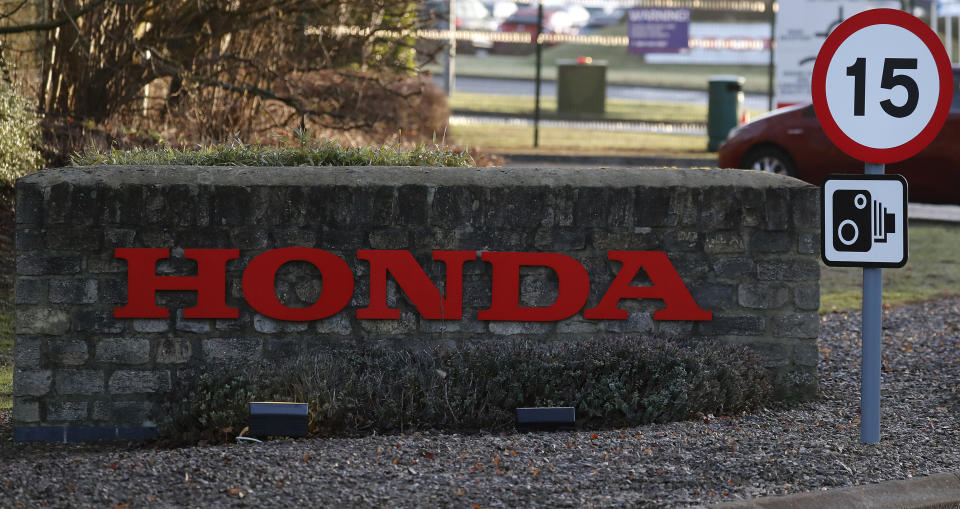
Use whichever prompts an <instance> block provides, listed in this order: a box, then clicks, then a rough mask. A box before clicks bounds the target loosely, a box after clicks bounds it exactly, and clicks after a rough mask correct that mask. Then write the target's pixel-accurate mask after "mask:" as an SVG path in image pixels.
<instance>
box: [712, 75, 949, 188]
mask: <svg viewBox="0 0 960 509" xmlns="http://www.w3.org/2000/svg"><path fill="white" fill-rule="evenodd" d="M953 81H954V94H953V103H952V104H951V105H950V114H949V115H948V116H947V121H946V123H945V124H944V125H943V130H941V131H940V134H939V135H937V137H936V138H935V139H934V140H933V142H932V143H930V145H928V146H927V147H926V148H925V149H923V150H922V151H921V152H920V153H919V154H917V155H915V156H913V157H911V158H909V159H907V160H905V161H901V162H899V163H891V164H888V165H887V166H886V172H887V173H898V174H901V175H903V176H904V177H906V178H907V182H908V184H909V186H910V191H909V192H910V201H914V202H924V203H960V91H958V86H960V68H956V67H955V68H954V70H953ZM718 159H719V161H718V165H719V166H720V167H721V168H748V169H750V168H752V169H755V170H762V171H769V172H774V173H780V174H783V175H790V176H791V177H797V178H799V179H801V180H804V181H806V182H809V183H811V184H815V185H818V186H819V185H821V184H823V179H824V177H825V176H826V175H828V174H830V173H863V162H861V161H857V160H856V159H854V158H852V157H850V156H848V155H846V154H844V153H843V152H841V151H840V149H838V148H837V147H836V146H835V145H834V144H833V142H831V141H830V139H829V138H827V135H826V134H825V133H824V132H823V129H821V128H820V123H819V122H818V121H817V116H816V114H815V113H814V111H813V105H812V104H801V105H795V106H790V107H787V108H782V109H779V110H776V111H773V112H771V113H768V114H766V115H763V116H761V117H758V118H757V119H756V120H754V121H752V122H749V123H747V124H744V125H742V126H739V127H736V128H734V129H732V130H731V131H730V135H729V136H728V137H727V141H726V142H724V143H723V145H721V146H720V149H719V153H718Z"/></svg>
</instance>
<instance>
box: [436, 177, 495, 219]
mask: <svg viewBox="0 0 960 509" xmlns="http://www.w3.org/2000/svg"><path fill="white" fill-rule="evenodd" d="M484 194H485V193H484V192H483V189H481V188H479V187H472V186H439V187H437V189H436V191H435V192H434V194H433V203H431V204H430V224H432V225H435V226H441V227H447V228H456V227H463V226H465V225H471V226H474V227H479V226H482V225H483V212H482V211H481V210H480V202H481V200H483V199H484Z"/></svg>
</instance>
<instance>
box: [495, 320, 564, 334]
mask: <svg viewBox="0 0 960 509" xmlns="http://www.w3.org/2000/svg"><path fill="white" fill-rule="evenodd" d="M489 327H490V333H492V334H498V335H501V336H515V335H519V334H549V333H550V332H552V331H553V324H552V323H550V322H499V321H497V322H490V323H489Z"/></svg>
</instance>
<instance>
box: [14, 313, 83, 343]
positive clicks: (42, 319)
mask: <svg viewBox="0 0 960 509" xmlns="http://www.w3.org/2000/svg"><path fill="white" fill-rule="evenodd" d="M15 323H16V330H17V334H44V335H49V336H59V335H61V334H65V333H66V332H67V331H68V330H70V315H68V314H67V313H66V312H65V311H61V310H59V309H50V308H41V307H25V306H17V309H16V319H15Z"/></svg>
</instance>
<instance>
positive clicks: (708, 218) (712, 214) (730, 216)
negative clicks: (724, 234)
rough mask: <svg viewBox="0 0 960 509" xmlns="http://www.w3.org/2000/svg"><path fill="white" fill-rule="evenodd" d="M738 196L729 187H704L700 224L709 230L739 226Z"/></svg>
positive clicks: (740, 213)
mask: <svg viewBox="0 0 960 509" xmlns="http://www.w3.org/2000/svg"><path fill="white" fill-rule="evenodd" d="M741 218H742V211H741V205H740V196H739V195H738V193H737V191H736V190H735V189H733V188H731V187H711V188H708V189H705V190H704V191H703V194H702V198H701V203H700V224H702V225H703V226H704V228H706V229H709V230H731V229H734V228H737V227H739V226H740V221H741Z"/></svg>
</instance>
